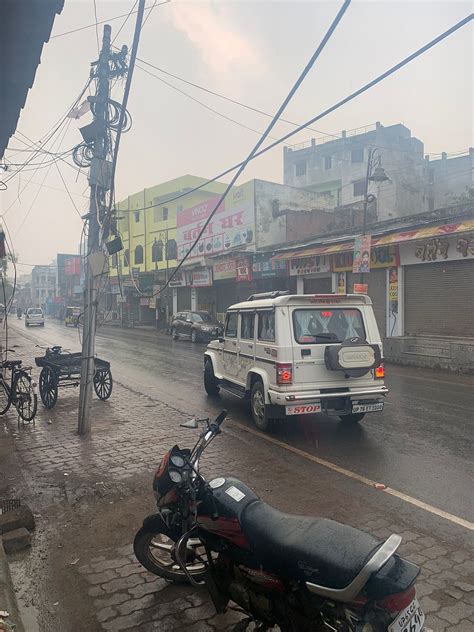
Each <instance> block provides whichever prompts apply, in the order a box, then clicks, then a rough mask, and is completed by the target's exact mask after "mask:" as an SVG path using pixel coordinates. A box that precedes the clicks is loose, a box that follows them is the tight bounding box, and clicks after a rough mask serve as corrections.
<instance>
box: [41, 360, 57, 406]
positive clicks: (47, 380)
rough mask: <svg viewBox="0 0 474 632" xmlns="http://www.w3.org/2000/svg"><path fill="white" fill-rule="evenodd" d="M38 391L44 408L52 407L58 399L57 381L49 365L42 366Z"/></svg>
mask: <svg viewBox="0 0 474 632" xmlns="http://www.w3.org/2000/svg"><path fill="white" fill-rule="evenodd" d="M39 392H40V395H41V401H42V402H43V404H44V406H45V408H48V409H50V408H53V406H54V405H55V404H56V402H57V400H58V382H57V379H56V375H55V373H54V371H53V370H52V369H50V368H49V366H45V367H43V369H42V371H41V373H40V376H39Z"/></svg>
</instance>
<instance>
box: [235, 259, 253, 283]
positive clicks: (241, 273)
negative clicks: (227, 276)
mask: <svg viewBox="0 0 474 632" xmlns="http://www.w3.org/2000/svg"><path fill="white" fill-rule="evenodd" d="M235 268H236V274H235V279H236V281H237V282H238V283H240V282H242V281H251V280H252V264H251V263H250V259H248V258H247V257H242V258H241V259H237V261H236V262H235Z"/></svg>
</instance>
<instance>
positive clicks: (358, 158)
mask: <svg viewBox="0 0 474 632" xmlns="http://www.w3.org/2000/svg"><path fill="white" fill-rule="evenodd" d="M351 162H364V150H363V149H353V150H352V151H351Z"/></svg>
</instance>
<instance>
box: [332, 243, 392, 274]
mask: <svg viewBox="0 0 474 632" xmlns="http://www.w3.org/2000/svg"><path fill="white" fill-rule="evenodd" d="M353 258H354V253H353V252H352V251H346V252H338V253H336V254H333V255H332V270H333V272H352V270H353ZM397 265H399V255H398V246H383V247H382V248H372V250H371V252H370V268H371V269H372V268H390V267H391V266H397Z"/></svg>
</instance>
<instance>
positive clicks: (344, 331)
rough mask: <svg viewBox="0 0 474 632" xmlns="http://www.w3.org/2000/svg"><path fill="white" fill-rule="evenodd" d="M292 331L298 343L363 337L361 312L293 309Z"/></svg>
mask: <svg viewBox="0 0 474 632" xmlns="http://www.w3.org/2000/svg"><path fill="white" fill-rule="evenodd" d="M293 332H294V335H295V340H296V342H297V343H298V344H300V345H304V344H325V343H326V344H327V343H328V342H343V341H344V340H346V339H347V338H356V337H357V338H365V329H364V323H363V320H362V314H361V313H360V311H359V310H358V309H351V308H349V309H343V308H336V309H334V308H327V307H326V308H323V307H322V308H316V309H295V310H294V312H293Z"/></svg>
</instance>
